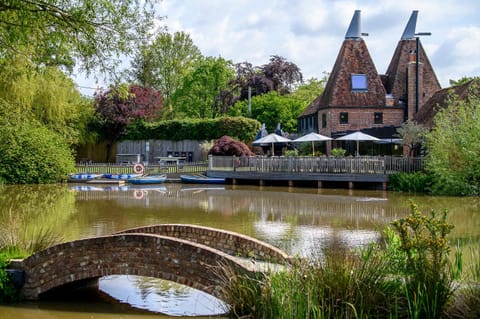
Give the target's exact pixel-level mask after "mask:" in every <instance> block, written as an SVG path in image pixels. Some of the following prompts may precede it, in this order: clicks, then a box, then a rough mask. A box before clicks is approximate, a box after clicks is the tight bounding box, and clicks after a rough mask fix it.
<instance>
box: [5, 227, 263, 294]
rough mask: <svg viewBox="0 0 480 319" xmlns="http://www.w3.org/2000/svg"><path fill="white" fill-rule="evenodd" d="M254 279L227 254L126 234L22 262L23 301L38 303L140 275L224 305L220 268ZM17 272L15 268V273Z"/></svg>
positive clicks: (83, 242)
mask: <svg viewBox="0 0 480 319" xmlns="http://www.w3.org/2000/svg"><path fill="white" fill-rule="evenodd" d="M219 265H225V266H227V267H232V268H233V269H235V270H236V271H240V272H244V273H250V274H253V273H254V270H253V269H252V268H251V267H249V266H248V265H247V264H245V263H240V262H239V261H238V260H237V259H235V258H234V257H232V256H229V255H228V254H226V253H224V252H222V251H219V250H216V249H214V248H210V247H207V246H205V245H202V244H198V243H193V242H189V241H187V240H184V239H180V238H172V237H167V236H162V235H156V234H139V233H123V234H115V235H111V236H103V237H95V238H87V239H80V240H75V241H72V242H67V243H63V244H59V245H55V246H52V247H50V248H47V249H45V250H42V251H40V252H37V253H35V254H33V255H31V256H30V257H28V258H26V259H24V260H22V261H17V262H15V263H14V265H11V267H10V268H15V269H20V270H24V271H25V284H24V285H23V287H22V291H21V293H22V295H23V297H24V298H25V299H28V300H35V299H38V298H39V296H40V295H41V294H43V293H45V292H48V291H50V290H51V289H54V288H57V287H61V286H64V285H67V284H71V283H74V282H79V281H84V280H88V279H95V278H99V277H103V276H108V275H138V276H146V277H154V278H160V279H165V280H170V281H174V282H178V283H180V284H183V285H187V286H190V287H193V288H195V289H198V290H201V291H204V292H206V293H208V294H211V295H213V296H215V297H217V298H219V299H223V298H222V295H221V291H220V289H218V288H219V284H220V283H219V278H218V276H217V275H215V268H216V267H217V266H219ZM12 266H13V267H12Z"/></svg>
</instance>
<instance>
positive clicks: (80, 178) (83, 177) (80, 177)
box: [68, 173, 103, 182]
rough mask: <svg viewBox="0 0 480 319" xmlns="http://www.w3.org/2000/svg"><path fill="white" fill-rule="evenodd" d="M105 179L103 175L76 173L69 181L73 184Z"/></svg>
mask: <svg viewBox="0 0 480 319" xmlns="http://www.w3.org/2000/svg"><path fill="white" fill-rule="evenodd" d="M100 177H103V174H94V173H76V174H70V175H69V177H68V178H69V180H70V181H72V182H86V181H90V180H92V179H96V178H100Z"/></svg>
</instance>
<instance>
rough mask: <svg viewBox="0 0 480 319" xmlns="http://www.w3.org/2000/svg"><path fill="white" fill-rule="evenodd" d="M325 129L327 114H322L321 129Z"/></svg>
mask: <svg viewBox="0 0 480 319" xmlns="http://www.w3.org/2000/svg"><path fill="white" fill-rule="evenodd" d="M326 127H327V114H325V113H323V114H322V128H326Z"/></svg>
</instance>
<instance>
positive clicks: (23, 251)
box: [0, 210, 61, 258]
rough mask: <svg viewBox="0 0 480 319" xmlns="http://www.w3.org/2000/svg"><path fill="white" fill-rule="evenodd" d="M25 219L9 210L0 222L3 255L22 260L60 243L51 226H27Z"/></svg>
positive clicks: (23, 216)
mask: <svg viewBox="0 0 480 319" xmlns="http://www.w3.org/2000/svg"><path fill="white" fill-rule="evenodd" d="M26 217H28V216H25V215H21V214H15V213H13V212H12V211H11V210H9V212H8V215H7V216H3V218H2V219H1V220H0V229H2V231H1V232H0V252H2V254H3V255H6V256H9V257H10V258H23V257H26V256H29V255H31V254H33V253H34V252H37V251H39V250H42V249H45V248H47V247H50V246H52V245H54V244H56V243H58V242H60V241H61V237H60V236H59V235H57V234H56V233H55V232H54V231H53V228H52V227H51V226H49V225H47V224H42V223H37V224H29V223H27V221H26V220H25V218H26ZM27 225H28V227H27Z"/></svg>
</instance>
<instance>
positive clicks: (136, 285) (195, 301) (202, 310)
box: [99, 276, 226, 316]
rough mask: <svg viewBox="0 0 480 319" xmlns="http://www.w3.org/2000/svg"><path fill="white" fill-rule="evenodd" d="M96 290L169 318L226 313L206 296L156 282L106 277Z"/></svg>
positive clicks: (217, 302)
mask: <svg viewBox="0 0 480 319" xmlns="http://www.w3.org/2000/svg"><path fill="white" fill-rule="evenodd" d="M99 288H100V290H101V291H103V292H105V293H107V294H108V295H110V296H111V297H113V298H115V299H117V300H119V301H121V302H124V303H128V304H130V305H132V306H133V307H136V308H140V309H148V310H150V311H154V312H160V313H163V314H167V315H170V316H204V315H209V316H211V315H220V314H224V313H225V309H226V305H225V304H223V303H222V302H221V301H220V300H218V299H216V298H214V297H212V296H210V295H208V294H206V293H203V292H201V291H199V290H196V289H193V288H190V287H186V286H181V285H178V284H175V283H173V282H170V281H166V280H161V279H157V278H147V277H141V276H107V277H103V278H101V279H100V282H99Z"/></svg>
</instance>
